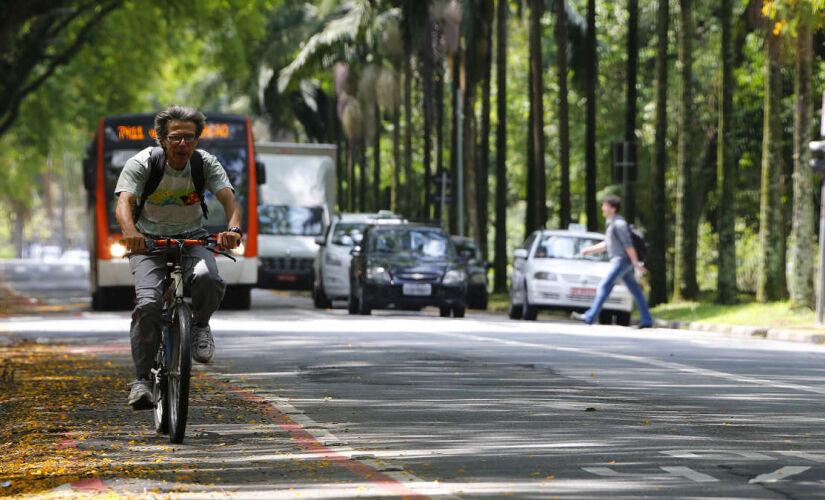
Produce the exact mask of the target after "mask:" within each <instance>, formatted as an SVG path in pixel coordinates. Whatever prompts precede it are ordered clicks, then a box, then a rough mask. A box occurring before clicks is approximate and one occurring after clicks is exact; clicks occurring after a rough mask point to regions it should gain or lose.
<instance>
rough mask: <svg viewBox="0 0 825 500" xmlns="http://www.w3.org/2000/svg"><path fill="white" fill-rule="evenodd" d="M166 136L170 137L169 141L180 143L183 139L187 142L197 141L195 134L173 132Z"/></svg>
mask: <svg viewBox="0 0 825 500" xmlns="http://www.w3.org/2000/svg"><path fill="white" fill-rule="evenodd" d="M166 138H167V139H169V142H171V143H172V144H180V141H183V142H184V143H186V144H192V143H193V142H195V134H183V135H177V134H173V135H167V136H166Z"/></svg>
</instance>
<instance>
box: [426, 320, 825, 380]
mask: <svg viewBox="0 0 825 500" xmlns="http://www.w3.org/2000/svg"><path fill="white" fill-rule="evenodd" d="M428 333H430V334H432V335H441V336H445V337H453V338H461V339H465V340H474V341H478V342H492V343H497V344H502V345H509V346H513V347H529V348H531V349H536V348H537V349H543V350H547V351H560V352H573V353H576V354H586V355H589V356H597V357H598V356H601V357H606V358H613V359H619V360H622V361H630V362H633V363H639V364H645V365H650V366H656V367H659V368H666V369H669V370H674V371H680V372H685V373H692V374H694V375H700V376H702V377H715V378H721V379H725V380H731V381H734V382H740V383H744V384H753V385H761V386H763V387H771V388H774V389H787V390H791V391H799V392H811V393H814V394H822V395H825V387H811V386H807V385H801V384H788V383H780V382H774V381H772V380H767V379H761V378H756V377H747V376H743V375H735V374H733V373H726V372H721V371H718V370H711V369H708V368H698V367H696V366H690V365H686V364H682V363H674V362H672V361H662V360H659V359H654V358H647V357H644V356H636V355H633V354H618V353H613V352H605V351H599V350H597V349H587V348H584V347H560V346H550V345H545V344H536V343H533V342H522V341H520V340H505V339H497V338H494V337H485V336H483V335H471V334H465V333H455V332H428Z"/></svg>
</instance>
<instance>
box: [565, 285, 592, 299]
mask: <svg viewBox="0 0 825 500" xmlns="http://www.w3.org/2000/svg"><path fill="white" fill-rule="evenodd" d="M570 295H574V296H576V297H595V296H596V289H595V288H576V287H573V288H571V289H570Z"/></svg>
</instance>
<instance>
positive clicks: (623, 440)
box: [0, 290, 825, 498]
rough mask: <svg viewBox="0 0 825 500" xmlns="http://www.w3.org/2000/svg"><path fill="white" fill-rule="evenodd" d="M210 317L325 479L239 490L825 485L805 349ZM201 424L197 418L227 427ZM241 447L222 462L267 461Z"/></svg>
mask: <svg viewBox="0 0 825 500" xmlns="http://www.w3.org/2000/svg"><path fill="white" fill-rule="evenodd" d="M128 321H129V320H128V313H125V312H124V313H114V314H113V313H109V314H99V313H91V312H88V311H84V310H83V308H82V307H81V308H80V309H78V310H74V311H67V312H62V313H59V314H56V315H55V314H43V315H39V316H38V315H34V316H31V315H29V316H25V317H22V316H21V317H7V318H0V338H5V339H7V340H9V339H17V338H21V337H30V338H41V339H58V340H60V341H71V342H76V343H80V344H87V343H88V344H96V345H102V344H106V343H111V344H113V345H114V344H118V343H119V344H120V345H122V344H123V343H124V342H125V338H126V333H125V332H126V331H127V329H128ZM212 328H213V332H214V335H215V342H216V346H217V352H218V354H217V356H216V359H215V361H214V362H213V363H212V364H210V365H207V366H203V365H198V370H199V371H200V372H202V373H205V374H207V375H208V376H209V377H211V378H212V379H214V380H217V381H220V382H221V383H225V384H227V387H229V388H231V391H233V392H234V393H235V394H236V396H237V397H239V398H246V399H254V400H256V401H261V402H264V403H266V404H267V405H268V407H269V408H270V409H271V413H270V414H271V417H272V419H273V421H277V422H279V425H280V426H281V429H282V430H283V434H282V436H281V438H280V439H281V441H279V442H278V443H277V446H278V447H279V448H278V450H279V451H278V453H284V454H286V455H284V456H285V457H290V456H291V457H293V458H294V457H297V456H299V455H300V456H305V455H310V456H316V457H320V458H323V459H324V460H327V461H328V462H330V463H332V465H331V466H330V467H331V468H335V470H336V471H337V472H335V475H334V477H333V476H329V477H326V479H324V477H321V478H319V477H317V476H313V477H312V478H311V479H310V478H309V477H307V476H306V475H305V474H303V473H302V472H300V471H297V470H296V471H295V473H294V475H290V474H289V473H287V475H286V476H284V475H280V476H278V477H277V478H273V477H269V476H267V475H266V474H262V475H261V476H260V477H258V476H255V479H254V480H253V479H251V478H247V481H242V480H241V479H238V481H239V485H243V489H242V490H241V491H243V492H244V493H245V494H248V495H249V496H256V495H257V496H265V497H274V496H279V495H280V496H282V497H284V498H294V497H295V495H296V494H300V495H301V497H302V498H334V497H344V496H353V497H354V496H362V497H371V496H376V497H377V496H381V495H385V494H388V495H396V496H413V495H415V494H420V495H423V496H428V497H432V498H441V497H451V496H454V497H460V496H467V497H473V498H478V497H484V498H488V497H489V498H495V497H505V496H513V497H519V498H551V497H559V498H639V497H662V498H822V497H823V496H825V483H823V480H825V446H823V444H822V443H823V437H825V430H824V429H825V428H824V427H823V423H825V419H823V417H822V414H823V409H825V408H824V405H823V403H822V401H823V395H825V348H823V347H820V346H817V345H812V344H805V343H791V342H781V341H772V340H766V339H757V340H754V339H737V338H729V337H726V336H723V335H717V334H713V333H699V332H690V331H675V330H657V329H651V330H641V331H639V330H632V329H628V328H622V327H616V326H613V327H605V326H590V327H588V326H585V325H581V324H575V323H572V322H568V321H560V320H554V319H549V318H548V317H542V316H540V317H539V321H537V322H525V321H512V320H509V319H507V318H506V317H505V316H504V315H500V314H491V313H482V312H476V311H470V312H469V313H468V316H467V317H466V318H464V319H449V318H440V317H438V314H437V311H436V310H435V309H432V310H430V309H425V310H424V311H422V312H421V313H407V312H404V313H399V312H392V311H378V312H375V313H373V315H372V316H370V317H362V316H350V315H348V314H347V313H346V310H345V309H342V308H336V309H333V310H326V311H320V310H315V309H312V305H311V300H310V299H309V298H308V297H305V296H294V295H282V294H278V293H272V292H268V291H262V290H256V291H255V292H254V294H253V309H252V310H251V311H247V312H219V313H218V314H216V316H215V317H214V318H213V321H212ZM213 424H214V427H209V425H210V423H209V422H207V423H206V424H205V425H201V426H200V428H201V429H203V428H205V427H206V428H209V429H210V432H215V433H217V434H221V433H227V434H229V433H232V434H233V435H235V434H237V433H238V432H239V430H238V429H233V430H231V431H230V430H229V429H227V427H226V426H225V425H223V424H222V423H219V422H214V423H213ZM219 424H220V425H219ZM242 425H243V424H238V426H242ZM193 432H194V431H193ZM187 439H188V442H189V445H188V446H189V448H187V450H188V451H187V453H189V454H190V459H191V460H193V461H195V462H197V460H198V455H197V449H196V448H197V446H198V441H197V439H195V436H188V438H187ZM256 446H257V444H256ZM270 446H275V445H273V444H272V443H270ZM193 448H194V449H193ZM249 450H250V449H249V448H248V447H247V448H237V449H236V451H234V452H230V453H228V454H226V455H224V456H223V459H224V460H226V461H228V462H233V463H234V462H235V461H238V462H242V461H243V460H252V459H253V458H254V459H260V460H263V459H264V457H265V456H268V455H266V453H265V452H264V451H262V450H261V449H259V448H256V451H255V454H254V456H253V457H252V458H250V451H249ZM201 458H203V459H204V460H205V459H206V458H207V457H205V456H204V457H201ZM287 459H288V458H287ZM238 487H241V486H238ZM290 488H291V489H290ZM359 488H361V489H359ZM364 488H367V489H364ZM240 496H244V494H243V493H242V494H240Z"/></svg>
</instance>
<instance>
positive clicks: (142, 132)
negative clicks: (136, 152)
mask: <svg viewBox="0 0 825 500" xmlns="http://www.w3.org/2000/svg"><path fill="white" fill-rule="evenodd" d="M156 136H157V134H155V129H154V128H152V127H144V126H143V125H118V126H117V138H118V139H126V140H130V141H140V140H144V139H146V138H147V137H150V138H152V139H154V138H155V137H156ZM200 138H201V139H227V138H229V124H228V123H207V124H206V126H205V127H204V128H203V133H201V136H200Z"/></svg>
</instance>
